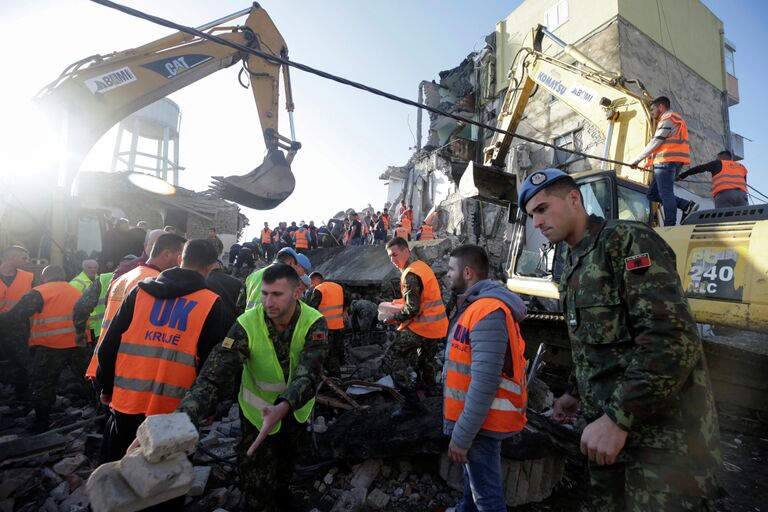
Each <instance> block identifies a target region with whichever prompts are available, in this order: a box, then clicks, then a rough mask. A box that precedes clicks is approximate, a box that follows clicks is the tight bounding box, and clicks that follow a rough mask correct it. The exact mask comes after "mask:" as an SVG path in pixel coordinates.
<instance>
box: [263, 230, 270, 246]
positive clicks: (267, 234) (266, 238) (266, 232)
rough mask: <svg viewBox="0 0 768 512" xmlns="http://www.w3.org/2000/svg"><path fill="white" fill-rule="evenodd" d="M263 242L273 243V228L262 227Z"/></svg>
mask: <svg viewBox="0 0 768 512" xmlns="http://www.w3.org/2000/svg"><path fill="white" fill-rule="evenodd" d="M261 243H262V244H265V245H268V244H271V243H272V230H271V229H266V228H265V229H262V230H261Z"/></svg>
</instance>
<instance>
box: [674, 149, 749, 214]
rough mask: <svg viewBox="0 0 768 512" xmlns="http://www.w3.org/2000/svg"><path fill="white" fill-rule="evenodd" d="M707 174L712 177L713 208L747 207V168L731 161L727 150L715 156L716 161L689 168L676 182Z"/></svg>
mask: <svg viewBox="0 0 768 512" xmlns="http://www.w3.org/2000/svg"><path fill="white" fill-rule="evenodd" d="M702 172H708V173H710V174H711V175H712V199H714V201H715V208H728V207H730V206H747V205H748V204H749V198H748V196H747V168H746V167H744V166H743V165H742V164H741V163H739V162H735V161H734V160H733V154H732V153H731V152H730V151H728V150H727V149H726V150H724V151H721V152H719V153H718V154H717V159H716V160H712V161H711V162H707V163H706V164H702V165H697V166H696V167H691V168H690V169H688V170H687V171H683V172H681V173H680V174H678V175H677V179H678V180H684V179H685V178H687V177H688V176H693V175H694V174H700V173H702Z"/></svg>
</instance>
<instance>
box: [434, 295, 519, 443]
mask: <svg viewBox="0 0 768 512" xmlns="http://www.w3.org/2000/svg"><path fill="white" fill-rule="evenodd" d="M496 310H501V311H503V312H504V317H505V320H506V323H507V336H508V338H509V350H510V353H511V355H512V376H509V375H505V374H503V373H502V375H501V377H502V379H501V383H500V384H499V387H498V388H496V396H495V397H494V399H493V402H492V403H491V407H490V409H488V415H487V416H486V417H485V421H483V425H482V427H481V428H483V429H485V430H490V431H492V432H518V431H520V430H522V429H523V427H524V426H525V423H526V421H527V419H526V416H525V407H526V402H527V400H528V395H527V392H526V386H525V384H526V383H525V363H526V361H525V356H524V353H525V342H524V341H523V338H522V336H521V335H520V328H519V326H518V324H517V323H516V322H515V321H513V320H512V315H511V314H510V313H509V310H508V309H507V307H506V306H505V305H504V303H503V302H501V301H500V300H499V299H493V298H482V299H478V300H476V301H475V302H473V303H472V304H470V305H469V307H468V308H467V309H466V310H465V311H464V313H462V315H461V317H460V318H459V320H458V322H456V326H455V327H454V329H453V333H452V335H451V339H450V343H451V346H450V349H449V351H448V359H447V360H446V362H445V372H446V373H445V397H444V399H443V400H444V405H445V406H444V407H443V410H444V417H445V419H447V420H450V421H458V419H459V416H461V413H462V411H464V401H465V399H466V396H467V392H468V391H469V386H470V383H471V382H472V372H471V368H472V344H471V343H470V339H469V335H470V332H472V329H473V328H474V326H475V324H477V322H479V321H480V320H482V319H483V318H485V317H486V316H488V315H489V314H491V313H493V312H494V311H496Z"/></svg>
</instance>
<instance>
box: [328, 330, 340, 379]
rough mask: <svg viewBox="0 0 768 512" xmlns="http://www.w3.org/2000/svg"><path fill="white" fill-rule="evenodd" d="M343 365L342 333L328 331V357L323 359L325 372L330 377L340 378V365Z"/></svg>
mask: <svg viewBox="0 0 768 512" xmlns="http://www.w3.org/2000/svg"><path fill="white" fill-rule="evenodd" d="M343 364H344V331H343V330H342V329H337V330H333V331H331V330H329V331H328V356H327V357H326V358H325V370H326V371H327V372H328V375H330V376H331V377H341V365H343Z"/></svg>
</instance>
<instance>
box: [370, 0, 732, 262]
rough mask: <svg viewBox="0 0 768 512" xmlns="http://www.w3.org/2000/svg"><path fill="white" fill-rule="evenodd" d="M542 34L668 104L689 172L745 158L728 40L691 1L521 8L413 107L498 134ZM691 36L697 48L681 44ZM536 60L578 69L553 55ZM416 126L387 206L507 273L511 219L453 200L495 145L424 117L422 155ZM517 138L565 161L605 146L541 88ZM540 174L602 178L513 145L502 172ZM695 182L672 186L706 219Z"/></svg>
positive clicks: (481, 204)
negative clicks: (538, 30)
mask: <svg viewBox="0 0 768 512" xmlns="http://www.w3.org/2000/svg"><path fill="white" fill-rule="evenodd" d="M538 24H542V25H544V26H546V27H548V29H549V30H550V31H551V32H552V33H553V34H555V35H556V36H557V37H559V38H560V39H562V40H563V41H565V42H567V43H571V44H572V45H573V46H575V47H576V48H577V49H578V50H580V51H581V52H582V53H583V54H585V55H586V56H587V57H588V58H590V59H592V60H593V61H595V62H596V63H597V64H599V65H601V66H602V67H604V68H605V69H607V70H610V71H613V72H616V73H618V74H620V75H622V76H624V77H627V79H629V80H634V79H637V80H639V82H640V83H642V84H644V86H645V88H647V90H648V91H649V93H650V94H651V95H652V96H661V95H664V96H667V97H669V98H670V100H671V103H672V110H674V111H677V112H679V113H681V114H682V115H683V116H684V117H685V119H686V121H687V123H688V127H689V131H690V145H691V154H692V155H691V156H692V164H691V165H696V164H700V163H704V162H707V161H709V160H711V159H713V158H714V156H715V155H716V154H717V153H718V152H719V151H721V150H723V149H730V150H731V151H732V152H733V154H734V155H735V157H736V159H741V158H743V138H742V137H741V136H739V135H738V134H735V133H732V132H731V131H730V125H729V117H728V108H729V107H731V106H733V105H736V104H738V102H739V93H738V80H737V79H736V77H735V69H734V66H733V54H734V52H735V48H734V46H733V44H731V43H730V42H728V41H727V40H726V39H725V38H724V36H723V33H724V30H723V24H722V22H721V21H720V20H719V19H718V18H717V17H716V16H715V15H714V14H713V13H712V12H711V11H709V9H707V8H706V7H705V6H704V5H703V4H702V3H701V2H698V1H690V2H673V1H661V2H658V3H657V4H654V5H649V6H646V5H643V6H642V7H641V6H640V5H639V4H637V3H635V2H630V1H626V0H601V1H599V2H587V1H585V0H560V1H547V2H533V1H531V0H528V1H526V2H523V3H522V4H521V5H520V6H519V7H518V8H517V9H515V10H514V11H513V12H512V13H511V14H510V15H509V16H507V17H506V18H505V19H503V20H501V21H499V22H498V23H497V25H496V28H495V31H494V32H493V33H491V34H490V35H489V36H488V37H486V46H485V47H484V48H483V49H482V50H481V51H479V52H472V53H470V54H469V55H468V56H467V57H466V58H465V59H464V60H463V61H462V62H461V63H460V64H459V65H458V66H456V67H455V68H453V69H450V70H446V71H443V72H441V73H440V75H439V80H437V81H422V82H421V83H420V84H418V97H419V100H420V101H423V102H424V103H425V104H426V105H428V106H430V107H435V108H438V109H440V110H443V111H447V112H450V113H452V114H456V115H460V116H463V117H466V118H469V119H472V120H475V121H481V122H483V123H486V124H490V125H495V124H496V118H497V117H498V115H499V112H500V109H501V106H502V104H503V101H504V96H505V94H506V92H507V88H508V86H509V84H510V76H509V75H510V68H511V67H513V66H515V65H516V63H515V57H516V56H517V55H518V51H519V50H520V49H521V48H523V47H532V46H533V41H532V38H531V36H532V29H534V28H535V27H536V26H537V25H538ZM670 27H674V29H673V30H670ZM691 33H693V34H695V37H687V35H688V34H691ZM683 34H687V35H686V37H683ZM542 51H543V53H544V54H545V55H550V56H553V57H555V58H558V59H561V60H563V61H566V62H573V61H572V59H570V57H568V56H567V55H566V54H565V53H564V52H563V51H562V48H561V47H560V46H558V45H556V44H554V43H552V44H548V45H545V46H544V47H543V48H542ZM712 56H716V58H712ZM419 116H421V112H419ZM419 119H421V117H420V118H419ZM421 124H422V123H421V122H419V124H418V132H417V143H418V144H417V150H416V151H415V152H414V153H413V155H412V156H411V158H410V159H409V160H408V162H407V163H406V164H405V165H401V166H392V167H389V168H388V169H387V170H386V171H385V172H384V173H383V174H382V175H381V177H380V179H382V180H385V181H386V182H387V186H388V200H389V201H390V202H391V203H393V204H396V203H397V202H399V201H400V200H401V199H404V200H405V201H406V203H409V204H413V207H414V215H415V225H417V226H418V225H420V222H421V221H422V220H423V219H424V218H425V216H426V214H427V213H428V212H429V210H430V209H432V208H437V209H438V210H440V226H439V229H440V230H443V231H444V232H445V233H447V234H449V235H452V236H456V237H458V238H459V240H460V241H462V242H468V243H477V244H481V245H484V246H486V247H487V248H488V250H489V252H490V256H491V260H492V263H493V264H494V266H497V267H500V268H502V269H503V267H504V264H505V263H503V262H505V261H506V257H507V249H508V244H506V243H505V241H504V233H505V231H506V227H507V222H506V221H507V217H508V215H509V212H508V211H507V207H506V206H505V205H504V204H503V203H500V204H492V203H489V202H487V201H480V200H478V199H470V198H467V197H465V196H466V194H461V193H459V190H458V189H459V187H458V185H459V181H460V179H461V176H462V175H463V173H464V171H465V169H466V168H467V164H468V162H471V161H474V162H477V163H483V160H484V158H483V148H485V147H487V146H488V145H489V144H490V143H491V137H492V135H493V133H492V132H490V131H489V130H483V129H481V128H478V127H476V126H473V125H467V124H465V123H461V122H460V121H457V120H455V119H451V118H448V117H445V116H439V115H436V114H432V113H430V114H429V128H428V130H427V134H426V136H425V137H424V139H425V140H424V141H423V143H422V135H421ZM517 133H519V134H521V135H523V136H527V137H530V138H531V139H535V140H538V141H543V142H547V143H549V144H552V145H553V146H556V147H559V148H563V149H564V150H576V151H581V152H584V153H588V154H597V155H602V153H603V146H604V145H605V141H606V134H605V133H602V132H601V130H600V129H598V128H597V127H596V126H594V125H593V124H592V123H590V122H589V121H588V120H587V119H585V118H584V117H582V116H581V115H579V114H578V113H576V112H575V111H573V110H572V109H571V108H569V107H568V106H567V105H565V104H564V103H563V102H562V101H560V100H558V98H557V97H556V96H555V95H553V94H550V93H548V92H547V90H546V89H545V88H543V87H539V88H538V89H537V90H536V91H535V93H534V95H533V97H532V98H531V100H530V101H529V102H528V105H527V108H526V109H525V111H524V115H523V117H522V120H521V122H520V123H519V125H518V127H517ZM546 167H558V168H560V169H563V170H566V171H567V172H579V171H584V170H589V169H600V168H603V167H601V162H599V161H596V160H594V159H589V158H584V157H580V156H577V155H574V154H572V153H568V152H566V151H558V150H557V149H553V148H551V147H546V146H542V145H540V144H534V143H531V142H525V141H522V140H520V139H515V140H513V141H512V146H511V148H510V151H509V152H508V154H507V156H506V161H505V169H506V172H509V173H513V174H515V175H517V176H519V177H524V176H525V175H526V174H528V173H529V172H531V171H532V170H535V169H541V168H546ZM697 181H698V182H696V183H686V184H683V185H681V186H678V187H677V194H678V195H680V196H682V197H686V198H693V199H695V201H696V202H698V203H701V204H702V206H703V207H706V206H709V205H711V199H710V198H709V197H708V196H709V188H710V186H709V183H708V181H705V180H703V179H702V180H697Z"/></svg>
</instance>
